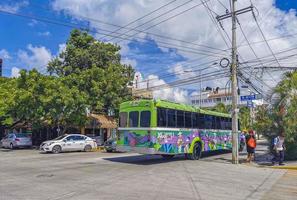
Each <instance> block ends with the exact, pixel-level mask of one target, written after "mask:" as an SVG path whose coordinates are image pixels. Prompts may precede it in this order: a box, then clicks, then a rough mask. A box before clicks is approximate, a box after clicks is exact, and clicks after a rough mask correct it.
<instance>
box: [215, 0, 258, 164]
mask: <svg viewBox="0 0 297 200" xmlns="http://www.w3.org/2000/svg"><path fill="white" fill-rule="evenodd" d="M235 4H236V0H232V8H231V9H232V10H231V13H226V14H224V15H221V16H217V20H218V21H219V22H220V21H221V20H224V19H227V18H230V17H231V19H232V62H231V81H232V85H231V90H232V163H233V164H238V142H239V137H238V111H239V110H238V107H237V101H238V83H237V46H236V22H237V21H236V20H237V19H236V17H237V15H239V14H243V13H246V12H249V11H252V10H253V7H252V6H250V7H247V8H244V9H240V10H237V11H236V7H235Z"/></svg>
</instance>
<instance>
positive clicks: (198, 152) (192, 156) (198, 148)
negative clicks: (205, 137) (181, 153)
mask: <svg viewBox="0 0 297 200" xmlns="http://www.w3.org/2000/svg"><path fill="white" fill-rule="evenodd" d="M200 157H201V144H200V143H199V142H197V143H195V145H194V147H193V153H191V154H189V158H190V159H191V160H199V159H200Z"/></svg>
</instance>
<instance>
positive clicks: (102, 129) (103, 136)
mask: <svg viewBox="0 0 297 200" xmlns="http://www.w3.org/2000/svg"><path fill="white" fill-rule="evenodd" d="M116 128H117V121H116V120H115V119H114V118H113V117H110V116H107V115H103V114H90V115H89V123H88V124H86V125H85V127H83V128H81V134H84V135H86V136H89V137H92V138H94V139H96V142H97V144H99V145H103V143H104V142H105V141H106V140H108V139H109V138H111V137H112V138H115V137H116Z"/></svg>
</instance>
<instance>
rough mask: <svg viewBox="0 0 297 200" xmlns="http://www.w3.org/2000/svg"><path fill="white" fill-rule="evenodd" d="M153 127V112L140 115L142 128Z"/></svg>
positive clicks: (143, 112) (142, 112) (144, 112)
mask: <svg viewBox="0 0 297 200" xmlns="http://www.w3.org/2000/svg"><path fill="white" fill-rule="evenodd" d="M150 126H151V112H150V111H141V113H140V127H150Z"/></svg>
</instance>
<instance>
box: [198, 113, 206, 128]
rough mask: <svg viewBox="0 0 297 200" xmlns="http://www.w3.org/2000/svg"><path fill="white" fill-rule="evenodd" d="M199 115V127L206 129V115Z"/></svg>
mask: <svg viewBox="0 0 297 200" xmlns="http://www.w3.org/2000/svg"><path fill="white" fill-rule="evenodd" d="M198 117H199V118H198V128H200V129H205V115H204V114H199V115H198Z"/></svg>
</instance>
